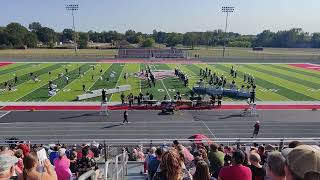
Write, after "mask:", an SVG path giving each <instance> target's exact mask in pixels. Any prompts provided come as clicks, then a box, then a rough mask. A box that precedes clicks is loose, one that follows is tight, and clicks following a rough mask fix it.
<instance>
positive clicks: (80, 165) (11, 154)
mask: <svg viewBox="0 0 320 180" xmlns="http://www.w3.org/2000/svg"><path fill="white" fill-rule="evenodd" d="M101 149H102V147H101V146H100V145H99V144H98V143H95V142H93V143H91V144H83V145H81V146H76V145H75V146H72V147H67V146H66V145H61V144H55V145H49V146H45V145H38V146H36V145H33V146H32V145H29V144H28V143H24V142H19V143H17V144H14V145H12V144H11V145H10V146H9V147H6V146H1V147H0V180H9V179H10V180H12V179H17V180H29V179H45V180H51V179H52V180H70V179H72V178H77V177H79V176H81V175H82V174H84V173H86V172H88V171H90V170H95V171H96V172H97V175H98V177H99V175H100V177H101V176H102V175H101V173H99V169H98V165H97V159H99V157H100V154H101ZM43 150H45V152H46V156H47V157H48V158H47V159H45V160H43V161H40V158H41V156H39V154H38V153H39V152H40V151H43ZM126 151H127V152H129V149H126ZM128 155H129V160H131V161H142V162H145V173H146V178H147V179H149V180H320V148H319V147H318V146H310V145H305V144H302V143H301V142H298V141H293V142H291V143H290V144H289V146H288V147H286V148H283V149H282V148H281V149H280V148H279V147H275V146H272V145H257V144H254V145H253V146H248V145H243V146H241V145H234V146H224V145H222V144H220V145H218V144H215V143H211V144H208V145H204V144H202V143H194V144H193V145H192V146H189V147H186V146H184V145H182V144H181V143H179V142H178V141H174V142H173V143H172V145H171V146H167V145H162V146H159V147H151V148H150V149H149V150H148V153H147V154H146V155H145V154H144V152H143V148H142V146H138V147H136V148H133V149H132V151H131V152H129V153H128Z"/></svg>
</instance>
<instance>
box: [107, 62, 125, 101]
mask: <svg viewBox="0 0 320 180" xmlns="http://www.w3.org/2000/svg"><path fill="white" fill-rule="evenodd" d="M127 65H128V64H127V63H125V64H124V66H123V68H122V70H121V73H120V75H119V78H118V81H117V84H116V87H117V86H118V85H119V81H120V78H121V77H123V75H122V74H123V71H124V69H125V68H126V66H127ZM116 87H115V88H116ZM112 96H113V94H111V97H110V99H109V101H108V102H111V99H112Z"/></svg>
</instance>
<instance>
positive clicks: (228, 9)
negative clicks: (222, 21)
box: [222, 6, 234, 58]
mask: <svg viewBox="0 0 320 180" xmlns="http://www.w3.org/2000/svg"><path fill="white" fill-rule="evenodd" d="M222 12H223V13H226V14H227V15H226V26H225V28H224V35H225V36H226V34H227V28H228V18H229V13H233V12H234V7H229V6H223V7H222ZM225 51H226V37H225V38H224V43H223V53H222V56H223V58H224V55H225Z"/></svg>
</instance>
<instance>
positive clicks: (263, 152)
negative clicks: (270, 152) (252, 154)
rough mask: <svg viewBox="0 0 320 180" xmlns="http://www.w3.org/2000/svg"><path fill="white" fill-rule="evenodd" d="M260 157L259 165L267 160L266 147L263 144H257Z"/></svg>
mask: <svg viewBox="0 0 320 180" xmlns="http://www.w3.org/2000/svg"><path fill="white" fill-rule="evenodd" d="M257 153H258V154H259V156H260V158H261V162H260V164H261V165H264V164H265V163H266V160H267V154H266V148H265V147H264V146H259V147H258V152H257Z"/></svg>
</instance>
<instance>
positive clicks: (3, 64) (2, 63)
mask: <svg viewBox="0 0 320 180" xmlns="http://www.w3.org/2000/svg"><path fill="white" fill-rule="evenodd" d="M10 64H13V62H0V67H2V66H7V65H10Z"/></svg>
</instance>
